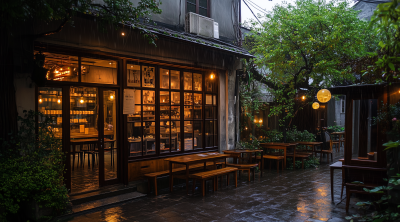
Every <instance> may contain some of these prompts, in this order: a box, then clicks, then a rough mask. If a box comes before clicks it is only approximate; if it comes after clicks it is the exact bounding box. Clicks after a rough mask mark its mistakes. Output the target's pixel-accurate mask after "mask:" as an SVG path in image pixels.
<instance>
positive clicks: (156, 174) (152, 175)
mask: <svg viewBox="0 0 400 222" xmlns="http://www.w3.org/2000/svg"><path fill="white" fill-rule="evenodd" d="M212 165H214V163H210V162H208V163H207V165H206V166H212ZM202 167H204V163H199V164H193V165H189V169H190V170H193V169H201V168H202ZM185 171H186V167H179V168H174V169H172V173H178V172H185ZM167 175H169V170H163V171H158V172H153V173H147V174H145V175H144V176H145V177H147V178H148V180H149V182H148V193H150V190H151V189H150V184H151V182H152V181H153V183H154V193H155V195H156V196H157V194H158V193H157V177H160V176H167Z"/></svg>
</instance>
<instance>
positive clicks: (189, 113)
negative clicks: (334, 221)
mask: <svg viewBox="0 0 400 222" xmlns="http://www.w3.org/2000/svg"><path fill="white" fill-rule="evenodd" d="M184 110H185V115H184V116H185V119H193V113H192V112H193V106H185V109H184Z"/></svg>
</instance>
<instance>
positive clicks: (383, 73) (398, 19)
mask: <svg viewBox="0 0 400 222" xmlns="http://www.w3.org/2000/svg"><path fill="white" fill-rule="evenodd" d="M399 3H400V2H399V1H398V0H392V1H390V2H388V3H382V4H379V5H378V7H377V9H376V10H375V11H374V15H373V17H372V19H371V26H372V27H374V28H375V34H376V36H377V37H378V38H379V39H380V40H381V41H380V42H379V46H380V51H381V54H378V53H376V54H375V55H377V56H378V60H377V61H376V63H375V64H374V66H373V67H374V70H379V72H378V73H377V74H378V75H379V77H381V78H380V81H377V83H379V82H389V83H390V82H391V81H392V80H394V79H400V75H399V74H400V73H399V71H400V56H399V55H400V5H399ZM367 73H368V71H367ZM378 80H379V79H378Z"/></svg>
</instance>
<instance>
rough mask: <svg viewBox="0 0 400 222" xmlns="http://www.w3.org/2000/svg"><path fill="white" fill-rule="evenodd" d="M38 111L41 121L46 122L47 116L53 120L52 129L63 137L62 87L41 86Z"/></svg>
mask: <svg viewBox="0 0 400 222" xmlns="http://www.w3.org/2000/svg"><path fill="white" fill-rule="evenodd" d="M38 90H39V96H38V97H39V98H38V112H40V113H42V114H43V116H39V120H38V121H39V122H44V121H45V120H46V119H47V118H49V119H50V122H51V126H50V127H51V130H52V131H53V133H54V136H55V137H56V138H60V139H61V138H62V89H61V88H50V87H39V88H38Z"/></svg>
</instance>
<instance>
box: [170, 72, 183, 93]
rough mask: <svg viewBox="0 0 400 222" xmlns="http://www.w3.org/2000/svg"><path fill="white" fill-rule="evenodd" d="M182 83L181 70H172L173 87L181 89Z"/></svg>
mask: <svg viewBox="0 0 400 222" xmlns="http://www.w3.org/2000/svg"><path fill="white" fill-rule="evenodd" d="M180 83H181V81H180V73H179V71H174V70H171V89H180Z"/></svg>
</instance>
